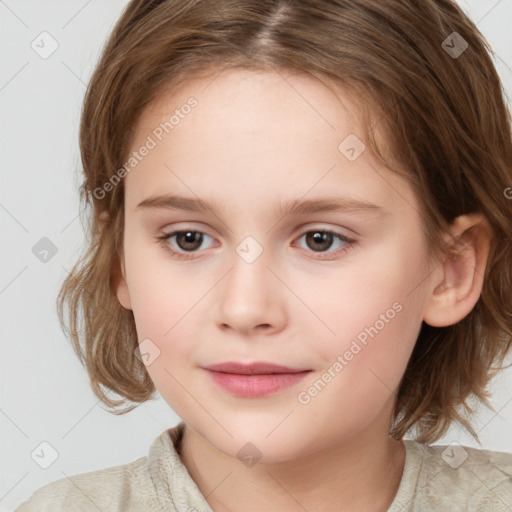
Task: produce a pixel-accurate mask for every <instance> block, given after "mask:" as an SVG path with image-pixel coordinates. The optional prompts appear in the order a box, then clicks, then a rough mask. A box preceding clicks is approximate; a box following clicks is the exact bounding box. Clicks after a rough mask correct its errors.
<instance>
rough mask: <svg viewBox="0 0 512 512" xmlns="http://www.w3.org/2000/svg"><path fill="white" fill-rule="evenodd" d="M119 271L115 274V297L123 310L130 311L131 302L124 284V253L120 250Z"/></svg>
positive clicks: (126, 286)
mask: <svg viewBox="0 0 512 512" xmlns="http://www.w3.org/2000/svg"><path fill="white" fill-rule="evenodd" d="M118 268H119V270H118V271H117V272H116V284H115V289H116V295H117V300H118V301H119V302H120V304H121V306H123V308H125V309H132V302H131V300H130V293H129V291H128V285H127V283H126V272H125V268H124V252H123V250H122V249H121V250H120V254H119V266H118Z"/></svg>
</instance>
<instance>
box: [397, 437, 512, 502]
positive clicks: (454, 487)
mask: <svg viewBox="0 0 512 512" xmlns="http://www.w3.org/2000/svg"><path fill="white" fill-rule="evenodd" d="M406 443H407V449H408V452H409V457H410V461H411V463H414V464H415V466H416V468H417V471H416V472H415V473H410V475H409V476H410V477H415V478H416V482H415V497H414V500H413V501H414V502H415V504H416V505H417V506H419V507H421V506H429V507H436V506H437V507H441V508H442V507H443V506H444V507H446V506H448V505H449V504H451V507H452V508H451V509H450V510H459V509H460V510H472V511H475V512H476V511H482V512H483V511H489V510H493V511H500V510H503V511H508V510H512V454H511V453H506V452H497V451H491V450H483V449H478V448H472V447H469V446H463V445H460V444H459V443H457V442H454V443H451V444H449V445H426V444H419V443H416V442H414V441H406ZM457 506H458V507H460V508H456V507H457ZM413 510H416V508H414V507H413ZM443 510H444V509H443ZM447 510H448V509H447Z"/></svg>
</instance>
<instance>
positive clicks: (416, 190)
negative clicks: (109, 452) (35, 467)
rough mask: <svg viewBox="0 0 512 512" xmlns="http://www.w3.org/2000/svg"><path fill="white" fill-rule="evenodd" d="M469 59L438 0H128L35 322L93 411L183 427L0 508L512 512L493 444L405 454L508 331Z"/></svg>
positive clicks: (476, 48)
mask: <svg viewBox="0 0 512 512" xmlns="http://www.w3.org/2000/svg"><path fill="white" fill-rule="evenodd" d="M490 51H491V50H490V48H489V47H488V45H487V43H486V42H485V40H484V39H483V37H482V36H481V34H480V33H479V31H478V30H477V28H476V27H475V25H474V24H473V23H472V22H471V21H470V20H469V19H468V18H467V17H466V16H465V15H464V13H463V12H462V11H461V10H460V9H459V8H458V7H457V6H456V5H455V4H454V3H453V2H451V1H450V0H428V1H422V2H416V1H411V0H383V1H381V2H370V1H367V0H352V1H350V2H346V1H343V0H339V1H336V2H331V1H318V0H316V1H308V0H302V1H291V0H289V1H282V0H268V1H265V0H264V1H262V0H242V1H240V0H236V1H229V0H215V1H208V2H200V1H190V0H154V1H148V0H133V1H132V2H130V3H129V5H128V6H127V8H126V10H125V11H124V13H123V15H122V17H121V19H120V20H119V21H118V23H117V25H116V27H115V29H114V31H113V33H112V35H111V36H110V39H109V41H108V44H107V45H106V47H105V49H104V51H103V54H102V57H101V59H100V62H99V63H98V65H97V68H96V70H95V73H94V75H93V77H92V80H91V83H90V85H89V89H88V92H87V95H86V98H85V103H84V109H83V114H82V120H81V133H80V145H81V156H82V162H83V168H84V173H85V180H84V183H83V186H82V189H81V192H82V194H83V199H84V201H85V202H86V203H87V204H89V205H90V206H91V209H92V211H91V225H90V235H91V236H90V242H89V243H90V245H89V247H88V250H87V252H86V253H85V255H84V256H83V257H82V259H81V260H80V261H79V262H78V263H77V264H76V265H75V267H74V268H73V271H72V272H71V274H70V275H69V277H68V278H67V279H66V281H65V282H64V284H63V287H62V290H61V293H60V295H59V304H58V305H59V314H60V318H61V321H62V323H63V326H64V327H66V328H68V329H69V333H70V337H71V340H72V342H73V346H74V348H75V350H76V352H77V355H78V356H79V357H80V360H81V361H82V362H83V363H84V365H85V366H86V368H87V370H88V372H89V375H90V378H91V383H92V387H93V390H94V392H95V393H96V394H97V396H98V397H99V398H101V399H102V400H103V402H104V403H106V404H107V405H108V406H110V407H117V406H123V405H125V403H126V402H127V401H128V402H131V404H128V405H127V406H126V407H125V408H124V409H123V410H122V411H121V412H128V411H129V410H132V409H133V408H134V407H135V406H136V405H137V404H140V403H142V402H144V401H146V400H149V399H151V398H152V397H153V396H154V393H155V392H156V391H158V392H159V393H160V394H161V395H162V396H163V398H164V399H165V400H166V401H167V402H168V404H169V405H170V407H172V409H173V410H174V411H176V413H177V414H178V415H179V416H180V418H181V419H182V422H181V423H180V424H179V425H178V426H176V427H174V428H170V429H168V430H166V431H165V432H163V433H162V434H161V435H160V436H159V437H158V438H157V439H156V440H155V441H154V442H153V444H152V445H151V447H150V449H149V453H148V456H147V457H143V458H141V459H138V460H136V461H134V462H132V463H129V464H126V465H122V466H116V467H112V468H107V469H102V470H98V471H94V472H91V473H85V474H81V475H75V476H73V477H71V478H69V479H68V478H64V479H62V480H59V481H57V482H54V483H52V484H49V485H47V486H45V487H43V488H42V489H40V490H38V491H36V492H35V493H34V495H33V496H32V497H31V499H30V500H29V501H28V502H26V503H24V504H22V505H21V506H20V507H19V508H18V510H19V511H21V512H27V511H36V510H37V511H45V510H48V511H50V510H51V511H60V510H62V511H70V510H81V511H82V510H104V511H107V510H108V511H114V510H115V511H121V510H123V511H132V510H133V511H139V510H140V511H142V510H144V511H157V510H158V511H159V510H162V511H164V510H165V511H169V510H172V511H179V512H185V511H201V512H204V511H209V512H211V511H215V512H228V511H229V512H234V511H237V512H242V511H243V512H256V511H261V510H269V511H276V512H277V511H279V512H288V511H298V510H308V511H313V510H314V511H339V510H347V511H352V510H353V511H375V512H377V511H386V510H388V511H397V512H398V511H417V510H418V511H423V510H428V511H430V510H472V511H490V510H510V509H512V454H508V453H501V452H493V451H489V450H478V449H474V448H470V447H466V446H461V445H460V444H458V443H452V444H450V445H446V446H432V445H431V444H430V443H432V442H434V441H436V440H438V439H439V438H440V437H441V436H442V435H443V434H444V433H445V432H446V431H447V429H448V427H449V426H450V424H452V423H453V422H458V423H460V424H461V425H463V426H464V427H465V428H466V429H467V430H468V432H470V433H471V434H472V435H473V436H474V437H475V439H478V437H477V433H476V432H475V431H474V429H473V428H472V426H471V424H470V422H469V420H468V418H467V413H468V412H472V410H471V408H470V406H469V403H470V401H471V400H473V399H477V400H481V401H482V402H483V403H485V404H486V405H488V400H487V398H488V392H487V391H486V388H487V384H488V382H489V380H490V378H491V377H492V376H493V375H494V374H495V371H496V368H501V367H502V364H503V362H504V359H505V356H506V354H507V352H508V350H509V349H510V345H511V336H512V300H511V299H512V273H511V268H512V265H511V264H512V222H511V219H512V199H511V198H512V189H511V187H512V164H511V162H512V135H511V124H510V116H509V112H508V110H507V107H506V104H505V101H504V97H503V91H502V89H501V84H500V81H499V78H498V75H497V73H496V70H495V69H494V67H493V64H492V61H491V58H490V56H489V52H490ZM65 306H68V313H67V314H68V315H69V316H68V317H67V319H66V318H65V313H64V309H65ZM109 391H115V392H116V393H117V394H118V395H119V396H120V397H121V400H113V399H112V398H111V397H109V396H107V393H108V392H109ZM406 434H410V435H413V437H414V440H406V439H404V436H405V435H406Z"/></svg>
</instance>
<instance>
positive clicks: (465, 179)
mask: <svg viewBox="0 0 512 512" xmlns="http://www.w3.org/2000/svg"><path fill="white" fill-rule="evenodd" d="M453 32H456V33H458V34H459V36H456V35H455V36H454V35H453ZM450 37H451V38H452V39H450ZM454 37H455V39H454ZM460 37H461V38H462V39H461V38H460ZM443 41H445V43H443ZM446 41H448V43H446ZM454 41H455V42H454ZM461 41H462V42H464V41H465V42H466V43H467V48H466V49H465V51H463V53H462V54H460V55H454V54H450V52H449V49H450V48H456V49H457V48H463V46H462V45H461ZM456 43H457V45H458V46H455V45H456ZM491 55H493V52H492V49H491V48H490V47H489V44H488V43H487V42H486V40H485V39H484V37H483V36H482V35H481V34H480V32H479V31H478V29H477V28H476V26H475V25H474V23H473V22H472V21H471V20H469V19H468V18H467V16H466V15H465V14H464V13H463V12H462V11H461V10H460V8H459V7H458V6H457V5H456V4H455V3H454V2H452V1H450V0H382V1H379V2H374V1H373V0H350V1H345V0H338V1H327V0H320V1H319V0H297V1H292V0H211V1H208V2H204V1H200V0H133V1H131V2H130V3H129V4H128V6H127V7H126V8H125V10H124V12H123V14H122V16H121V18H120V19H119V20H118V22H117V24H116V26H115V28H114V30H113V32H112V33H111V35H110V37H109V39H108V41H107V44H106V46H105V47H104V49H103V53H102V56H101V58H100V60H99V63H98V64H97V67H96V69H95V71H94V74H93V76H92V79H91V81H90V83H89V87H88V90H87V94H86V97H85V101H84V105H83V111H82V118H81V126H80V150H81V158H82V164H83V171H84V174H85V180H84V182H83V184H82V186H81V188H80V194H81V200H82V202H83V204H84V205H85V206H89V207H92V215H90V216H89V217H88V221H89V225H88V228H87V233H88V238H89V239H88V247H87V250H86V252H85V253H84V254H83V255H82V257H81V258H80V260H79V261H78V262H77V263H76V265H75V266H74V267H73V269H72V270H71V272H70V274H69V276H68V277H67V278H66V280H65V281H64V283H63V286H62V289H61V291H60V293H59V297H58V311H59V318H60V322H61V324H62V326H63V328H64V330H65V332H66V333H67V334H68V335H69V336H70V338H71V341H72V343H73V347H74V349H75V352H76V353H77V355H78V357H79V358H80V361H81V362H82V363H83V364H85V366H86V368H87V371H88V374H89V376H90V379H91V385H92V389H93V391H94V393H95V394H96V395H97V396H98V397H99V398H100V399H101V400H102V401H103V402H104V403H105V404H107V405H108V406H110V407H117V406H119V405H123V404H125V402H126V400H128V401H131V402H135V405H129V406H128V407H126V408H125V409H123V410H121V411H112V412H114V413H115V414H123V413H125V412H128V411H130V410H132V409H133V408H134V407H136V405H137V404H138V403H141V402H143V401H145V400H148V399H150V398H152V395H153V393H154V392H155V387H154V385H153V382H152V381H151V379H150V378H149V375H148V373H147V371H146V368H145V366H144V364H143V363H141V362H140V361H139V359H138V358H137V357H135V354H134V350H135V349H136V347H137V346H138V341H137V333H136V329H135V323H134V318H133V313H132V312H131V311H128V310H125V309H124V308H123V307H121V305H120V304H119V302H118V300H117V297H116V294H115V284H116V282H117V279H118V277H119V250H120V248H121V245H122V240H123V222H124V220H123V219H124V212H123V208H124V185H123V180H122V179H121V180H118V181H119V183H118V184H117V186H115V187H112V190H111V191H110V190H109V193H103V192H102V193H101V194H100V193H98V190H103V191H104V190H105V188H102V187H104V185H105V183H106V182H108V181H109V180H112V179H113V176H114V175H115V174H116V172H118V170H119V169H120V168H121V167H122V166H123V163H124V161H125V158H126V155H127V154H128V151H129V149H130V141H131V139H132V136H133V133H134V130H135V126H136V123H137V120H138V119H139V117H140V115H141V112H142V111H143V110H144V108H145V107H146V106H148V105H149V104H150V103H151V102H152V101H153V100H155V99H156V98H157V97H158V95H159V94H160V93H161V92H162V91H164V89H169V88H170V87H172V86H176V84H178V83H179V82H180V81H183V80H187V78H191V77H193V76H194V77H196V76H197V75H198V74H201V73H205V72H206V71H207V70H209V72H210V73H211V72H212V69H217V70H221V69H222V68H224V67H226V68H234V67H241V68H247V69H266V68H273V69H276V70H280V69H283V70H292V71H294V72H299V73H309V74H311V75H313V76H316V77H318V78H320V79H324V80H327V81H331V82H333V83H337V84H339V85H340V86H343V87H344V88H345V89H346V90H347V91H351V92H353V93H355V95H356V96H357V97H358V98H360V99H361V109H362V114H364V117H363V119H364V126H365V130H366V132H365V136H366V138H367V140H368V141H369V143H370V147H371V150H372V151H373V152H374V153H375V155H377V156H378V158H380V159H381V160H382V162H383V163H386V161H385V159H384V156H383V148H380V149H379V146H378V144H377V140H376V138H375V130H374V128H375V127H376V126H377V125H379V129H383V131H384V133H386V140H387V143H388V147H389V148H390V154H392V155H393V158H396V162H398V163H399V164H400V166H395V167H396V168H393V170H394V171H396V172H399V173H402V174H404V173H405V171H404V169H406V170H407V172H406V173H405V176H407V179H408V180H409V181H410V183H411V185H412V187H413V188H414V191H415V193H416V194H417V197H418V198H419V201H420V203H421V209H422V214H423V218H424V231H425V236H426V240H427V241H428V247H429V248H430V250H431V253H432V255H433V254H435V253H436V251H437V250H439V249H442V250H446V247H445V246H443V245H442V242H441V240H442V238H441V237H442V233H443V230H446V227H447V226H448V225H449V224H450V223H451V222H452V221H453V220H454V219H455V218H456V217H457V216H459V215H462V214H466V213H482V214H483V215H484V216H485V218H486V219H487V220H488V222H489V225H490V226H491V229H492V232H493V240H492V244H491V250H490V254H489V260H488V264H487V267H486V271H485V276H484V284H483V290H482V293H481V296H480V298H479V300H478V302H477V304H476V305H475V307H474V308H473V310H472V311H471V313H470V314H469V315H467V316H466V317H465V318H464V319H463V320H461V321H460V322H458V323H457V324H455V325H452V326H449V327H443V328H436V327H431V326H429V325H427V324H425V323H423V325H422V328H421V331H420V334H419V337H418V340H417V342H416V345H415V348H414V351H413V353H412V355H411V358H410V360H409V363H408V366H407V368H406V371H405V374H404V376H403V378H402V381H401V383H400V387H399V390H398V393H397V397H396V406H395V410H394V414H393V422H392V423H393V424H392V425H391V432H390V434H391V435H392V436H393V437H395V438H397V439H400V438H402V437H403V436H404V434H405V433H406V432H408V431H409V430H411V429H413V427H414V429H416V431H417V436H416V439H417V440H418V441H419V442H432V441H435V440H437V439H439V438H440V437H441V436H442V435H443V434H444V433H445V432H446V430H447V429H448V427H449V425H450V423H451V422H452V421H458V422H460V423H461V424H462V425H463V426H464V427H465V428H466V429H467V430H468V431H469V432H470V433H471V434H472V435H473V436H474V437H475V439H477V440H478V436H477V434H476V433H475V432H474V430H473V429H472V428H471V425H470V424H469V422H468V421H467V419H466V418H465V415H466V413H467V412H468V411H471V412H473V411H472V409H471V407H470V406H469V404H468V400H470V399H474V398H477V399H478V400H481V401H482V402H483V403H485V404H486V405H487V406H488V407H490V405H489V402H488V400H487V398H488V397H489V393H488V392H487V390H486V388H487V385H488V382H489V380H490V378H491V377H492V376H493V371H495V370H496V368H495V367H493V366H492V365H493V364H495V363H497V362H499V363H503V361H504V358H505V356H506V353H507V351H508V350H509V348H510V344H511V336H512V225H511V219H512V200H510V198H507V196H508V194H507V193H506V190H510V189H509V188H508V187H510V186H512V135H511V117H510V111H509V110H508V108H507V105H506V103H505V100H504V96H505V93H504V91H503V88H502V85H501V82H500V79H499V77H498V74H497V72H496V70H495V68H494V66H493V63H492V60H491ZM363 99H364V101H362V100H363ZM369 105H372V106H373V108H378V109H379V115H378V116H377V119H376V118H375V117H374V118H373V119H370V116H369V115H368V112H369V110H368V109H367V108H366V107H368V106H369ZM372 122H373V124H372ZM387 164H388V165H390V162H389V161H388V162H387ZM398 167H400V168H398ZM390 168H391V166H390ZM66 305H67V306H68V308H69V309H68V311H67V313H65V311H64V309H65V306H66ZM65 316H66V317H67V319H68V320H69V324H68V325H65V321H64V317H65ZM109 391H114V392H115V393H117V394H118V395H119V396H121V397H123V398H122V399H121V400H114V399H113V398H109V397H108V396H107V393H108V392H109ZM461 407H464V411H463V410H462V409H461ZM491 408H492V407H491Z"/></svg>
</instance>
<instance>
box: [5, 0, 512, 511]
mask: <svg viewBox="0 0 512 512" xmlns="http://www.w3.org/2000/svg"><path fill="white" fill-rule="evenodd" d="M126 3H127V2H126V1H124V0H123V1H121V0H115V1H114V0H109V2H100V1H99V0H88V1H87V0H73V1H70V0H67V1H64V0H61V1H56V0H53V1H46V2H41V1H36V0H31V1H29V0H19V1H15V0H5V1H2V0H0V38H1V44H2V65H1V67H0V105H1V112H2V115H1V125H0V129H1V132H0V141H1V147H0V151H1V153H0V155H1V165H0V172H1V173H2V174H1V179H2V187H1V192H0V226H1V232H2V236H3V242H2V264H1V266H0V308H1V309H0V311H1V315H2V318H1V334H2V338H1V341H2V344H1V357H0V364H1V395H0V396H1V404H0V439H1V441H2V442H1V446H0V461H1V462H0V471H1V473H0V474H1V480H0V512H2V511H5V510H13V509H14V508H15V507H16V506H17V505H18V504H19V503H21V502H22V501H24V500H25V499H28V497H29V496H30V494H31V493H32V492H33V491H34V490H36V489H38V488H39V487H41V486H42V485H44V484H46V483H49V482H52V481H55V480H57V479H60V478H64V477H65V476H72V475H73V474H77V473H84V472H88V471H92V470H96V469H101V468H105V467H109V466H114V465H118V464H125V463H128V462H131V461H133V460H135V459H137V458H139V457H142V456H144V455H146V454H147V450H148V447H149V445H150V443H151V442H152V441H153V439H154V438H155V437H156V436H157V435H159V434H160V433H161V432H162V431H163V430H165V429H166V428H169V427H172V426H174V425H176V424H177V423H178V421H179V418H178V417H177V416H176V415H175V414H174V412H173V411H172V410H171V409H170V408H169V406H168V405H167V404H166V403H165V402H164V401H163V400H162V399H159V400H157V401H153V402H150V403H146V404H143V405H141V406H140V407H139V408H138V409H136V410H134V411H132V412H131V413H128V414H126V415H123V416H116V415H113V414H111V413H108V412H107V411H105V410H104V409H103V408H102V406H101V404H99V403H98V400H97V399H96V398H95V397H94V395H93V394H92V391H91V390H90V387H89V383H88V378H87V374H86V372H85V370H84V369H83V368H82V366H81V365H80V363H79V362H78V360H77V358H76V356H75V355H74V353H73V351H72V349H71V346H70V344H69V342H68V340H67V339H66V338H65V336H64V334H63V333H62V332H61V330H60V327H59V324H58V320H57V315H56V309H55V299H56V296H57V292H58V290H59V287H60V284H61V282H62V280H63V279H64V277H65V275H66V270H65V269H67V270H69V269H70V268H71V267H72V265H73V263H74V262H75V260H76V258H77V257H78V255H79V252H80V249H81V246H82V244H83V231H82V227H81V223H80V219H79V218H78V216H77V215H78V206H79V205H78V185H79V182H80V181H79V179H80V178H79V153H78V122H79V115H80V108H81V101H82V99H83V95H84V93H85V89H86V84H87V82H88V80H89V78H90V75H91V73H92V69H93V66H94V64H95V62H96V61H97V58H98V56H99V53H100V51H101V48H102V45H103V44H104V42H105V39H106V37H107V35H108V33H109V32H110V30H111V29H112V27H113V25H114V23H115V21H116V20H117V18H118V17H119V15H120V14H121V11H122V9H123V8H124V6H125V5H126ZM460 5H461V6H462V7H463V8H464V10H465V11H466V12H467V13H468V14H469V15H470V17H471V18H472V19H473V20H475V22H477V25H478V27H479V28H480V30H481V31H482V33H483V34H484V36H485V37H486V38H487V39H488V41H489V42H490V43H491V45H492V46H493V48H494V50H495V51H496V53H497V54H498V58H497V59H496V66H497V68H498V71H499V73H500V75H501V77H502V80H503V83H504V86H505V88H506V91H507V93H508V95H509V96H510V97H512V31H510V21H511V20H512V0H501V1H495V0H492V1H487V0H480V1H479V0H472V1H469V0H466V1H461V2H460ZM43 31H47V32H49V33H50V34H51V36H52V37H53V38H54V39H55V40H56V41H57V42H58V45H59V46H58V49H57V50H56V51H55V52H54V53H53V54H52V55H51V56H50V57H48V58H47V59H43V58H41V57H40V56H39V55H38V54H37V53H36V52H35V51H34V50H33V49H32V48H31V43H32V41H33V40H34V39H36V37H37V36H39V34H40V33H41V32H43ZM440 44H441V41H440ZM510 185H511V186H512V183H511V184H510ZM42 237H48V238H49V239H50V240H51V241H52V242H53V243H54V244H55V245H56V247H57V249H58V252H57V253H56V254H55V256H53V257H52V258H51V259H50V260H49V261H48V262H46V263H43V262H41V261H40V260H39V259H37V258H36V256H35V255H34V254H33V253H32V247H33V246H34V245H35V244H36V243H37V242H38V241H39V240H40V239H41V238H42ZM491 389H492V391H493V397H492V403H493V405H494V407H495V408H496V410H497V411H498V413H499V414H498V415H496V414H494V413H493V412H491V411H489V410H487V409H484V408H483V409H481V410H480V411H479V413H478V414H477V416H476V417H475V418H474V425H475V428H476V430H477V431H479V435H480V439H481V441H482V445H483V447H484V448H486V449H492V450H498V451H506V452H511V453H512V435H511V433H512V371H511V370H510V369H509V370H507V371H505V372H502V375H501V376H500V377H498V378H497V379H496V380H495V381H494V382H493V384H492V387H491ZM43 441H47V442H49V443H50V444H51V445H52V446H53V447H54V448H55V449H56V450H57V452H58V454H59V456H58V458H57V460H56V461H55V462H54V463H53V464H52V465H51V466H50V467H49V468H48V469H42V468H41V467H40V466H39V465H37V464H36V463H35V462H34V460H33V459H32V458H31V453H32V452H33V451H34V449H36V448H37V447H38V446H39V445H40V443H41V442H43ZM452 441H458V442H460V443H461V444H465V445H468V446H475V447H479V445H478V444H477V443H476V442H475V441H474V440H473V439H472V438H471V437H469V436H468V435H466V434H464V433H463V432H461V431H460V430H459V429H458V428H456V427H454V428H452V429H451V430H450V431H449V433H448V434H447V435H446V436H445V437H444V438H443V439H442V440H440V441H439V442H438V443H436V444H449V443H450V442H452Z"/></svg>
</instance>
